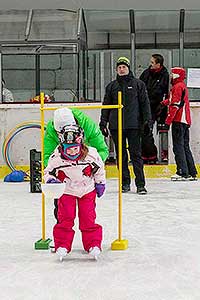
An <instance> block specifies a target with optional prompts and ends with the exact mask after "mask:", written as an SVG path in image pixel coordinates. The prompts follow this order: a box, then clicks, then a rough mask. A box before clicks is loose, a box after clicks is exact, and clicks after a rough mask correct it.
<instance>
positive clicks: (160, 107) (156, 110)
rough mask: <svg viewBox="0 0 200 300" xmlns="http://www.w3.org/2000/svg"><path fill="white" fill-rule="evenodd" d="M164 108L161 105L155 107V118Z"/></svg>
mask: <svg viewBox="0 0 200 300" xmlns="http://www.w3.org/2000/svg"><path fill="white" fill-rule="evenodd" d="M164 107H165V106H164V105H163V104H162V103H160V104H159V105H158V106H157V107H156V109H155V114H156V117H158V116H160V114H161V112H162V110H163V108H164Z"/></svg>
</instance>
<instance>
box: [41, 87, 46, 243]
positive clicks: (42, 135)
mask: <svg viewBox="0 0 200 300" xmlns="http://www.w3.org/2000/svg"><path fill="white" fill-rule="evenodd" d="M40 108H41V109H40V120H41V175H42V183H43V182H44V179H43V178H44V93H40ZM45 227H46V226H45V196H44V193H42V240H43V241H44V240H45V236H46V228H45Z"/></svg>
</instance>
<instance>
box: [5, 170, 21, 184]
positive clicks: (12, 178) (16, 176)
mask: <svg viewBox="0 0 200 300" xmlns="http://www.w3.org/2000/svg"><path fill="white" fill-rule="evenodd" d="M25 175H26V173H24V172H23V171H13V172H11V173H10V174H8V175H6V177H4V182H22V181H24V176H25Z"/></svg>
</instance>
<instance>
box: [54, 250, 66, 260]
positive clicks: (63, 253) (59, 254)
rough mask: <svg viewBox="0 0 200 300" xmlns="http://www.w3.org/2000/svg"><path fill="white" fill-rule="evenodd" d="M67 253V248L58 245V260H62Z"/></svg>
mask: <svg viewBox="0 0 200 300" xmlns="http://www.w3.org/2000/svg"><path fill="white" fill-rule="evenodd" d="M67 253H68V252H67V249H66V248H63V247H59V248H58V249H57V250H56V254H57V255H58V257H59V260H60V261H63V259H64V258H65V257H66V256H67Z"/></svg>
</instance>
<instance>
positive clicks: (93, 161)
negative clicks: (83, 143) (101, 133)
mask: <svg viewBox="0 0 200 300" xmlns="http://www.w3.org/2000/svg"><path fill="white" fill-rule="evenodd" d="M88 150H89V152H88V154H87V156H86V157H85V158H84V159H83V160H78V161H71V160H66V159H63V158H62V157H61V154H60V152H59V146H58V147H57V148H56V149H55V151H54V153H53V154H52V155H51V156H50V158H49V161H48V166H47V167H46V168H45V170H44V180H45V182H47V181H48V180H49V179H51V178H54V179H55V178H57V179H59V180H60V181H61V182H66V187H65V192H64V193H65V194H69V195H73V196H76V197H82V196H83V195H85V194H88V193H89V192H91V191H93V190H94V189H95V183H103V184H105V182H106V179H105V170H104V163H103V161H102V159H101V157H100V156H99V154H98V152H97V150H96V149H95V148H93V147H88Z"/></svg>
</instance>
